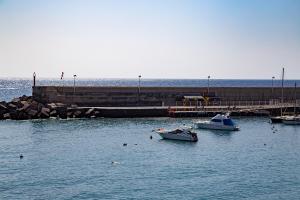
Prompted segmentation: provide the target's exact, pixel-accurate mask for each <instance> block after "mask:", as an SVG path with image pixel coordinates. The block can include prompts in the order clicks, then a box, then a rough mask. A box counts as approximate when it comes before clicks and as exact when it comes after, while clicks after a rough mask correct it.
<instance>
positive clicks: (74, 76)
mask: <svg viewBox="0 0 300 200" xmlns="http://www.w3.org/2000/svg"><path fill="white" fill-rule="evenodd" d="M76 77H77V75H76V74H74V75H73V78H74V82H73V103H74V96H75V79H76Z"/></svg>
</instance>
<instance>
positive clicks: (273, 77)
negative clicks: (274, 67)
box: [272, 76, 275, 99]
mask: <svg viewBox="0 0 300 200" xmlns="http://www.w3.org/2000/svg"><path fill="white" fill-rule="evenodd" d="M274 79H275V76H272V99H274Z"/></svg>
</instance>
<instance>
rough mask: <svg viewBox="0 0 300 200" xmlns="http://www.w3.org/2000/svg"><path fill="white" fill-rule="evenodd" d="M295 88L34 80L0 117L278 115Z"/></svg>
mask: <svg viewBox="0 0 300 200" xmlns="http://www.w3.org/2000/svg"><path fill="white" fill-rule="evenodd" d="M298 91H299V89H297V91H296V90H295V88H284V104H282V105H280V101H281V100H280V97H281V88H210V90H209V92H208V90H207V88H183V87H169V88H166V87H143V88H139V89H137V88H136V87H58V86H35V87H33V90H32V94H33V95H32V96H22V97H19V98H15V99H13V100H12V101H10V102H4V101H2V102H0V119H14V120H24V119H40V118H42V119H43V118H50V117H56V118H62V119H65V118H95V117H197V116H199V117H206V116H213V115H214V114H216V113H222V112H231V113H232V115H236V116H261V115H264V116H265V115H277V114H280V111H281V110H282V108H284V111H287V112H293V111H295V110H294V106H295V105H297V107H296V111H299V103H298V104H295V98H296V99H299V98H300V96H299V94H300V92H298ZM186 97H191V98H188V99H186ZM194 97H196V99H197V100H196V101H195V100H194ZM199 97H201V98H199ZM186 100H188V101H186ZM278 105H279V106H278Z"/></svg>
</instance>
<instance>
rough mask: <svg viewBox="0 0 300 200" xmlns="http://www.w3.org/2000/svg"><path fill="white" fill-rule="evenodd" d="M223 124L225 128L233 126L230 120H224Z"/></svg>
mask: <svg viewBox="0 0 300 200" xmlns="http://www.w3.org/2000/svg"><path fill="white" fill-rule="evenodd" d="M223 123H224V125H226V126H233V125H234V123H233V121H232V120H231V119H224V120H223Z"/></svg>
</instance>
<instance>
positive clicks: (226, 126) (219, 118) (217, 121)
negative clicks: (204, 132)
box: [194, 114, 239, 131]
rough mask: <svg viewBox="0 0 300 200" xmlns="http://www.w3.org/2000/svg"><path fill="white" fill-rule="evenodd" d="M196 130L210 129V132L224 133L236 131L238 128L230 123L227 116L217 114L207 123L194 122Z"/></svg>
mask: <svg viewBox="0 0 300 200" xmlns="http://www.w3.org/2000/svg"><path fill="white" fill-rule="evenodd" d="M194 124H195V126H196V128H200V129H212V130H225V131H238V130H239V127H238V126H237V125H236V124H235V123H234V122H233V121H232V119H231V118H230V116H229V114H226V115H222V114H217V115H216V116H214V117H213V118H212V119H211V120H209V121H201V120H200V121H196V122H195V123H194Z"/></svg>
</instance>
